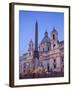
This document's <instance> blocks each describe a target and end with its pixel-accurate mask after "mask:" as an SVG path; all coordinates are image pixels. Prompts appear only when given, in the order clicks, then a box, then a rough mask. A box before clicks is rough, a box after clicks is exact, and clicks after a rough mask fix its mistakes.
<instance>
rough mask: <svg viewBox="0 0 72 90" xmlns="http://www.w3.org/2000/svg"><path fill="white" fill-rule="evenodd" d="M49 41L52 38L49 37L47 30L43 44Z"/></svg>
mask: <svg viewBox="0 0 72 90" xmlns="http://www.w3.org/2000/svg"><path fill="white" fill-rule="evenodd" d="M48 42H50V38H49V37H48V32H47V31H45V33H44V38H43V39H42V41H41V44H42V43H48Z"/></svg>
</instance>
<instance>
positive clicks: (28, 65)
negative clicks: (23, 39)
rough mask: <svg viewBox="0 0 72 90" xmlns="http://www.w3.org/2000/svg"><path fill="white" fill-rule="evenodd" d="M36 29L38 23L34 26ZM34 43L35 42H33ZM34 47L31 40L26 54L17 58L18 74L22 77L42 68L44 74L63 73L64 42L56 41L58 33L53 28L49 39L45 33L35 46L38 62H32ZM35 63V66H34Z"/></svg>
mask: <svg viewBox="0 0 72 90" xmlns="http://www.w3.org/2000/svg"><path fill="white" fill-rule="evenodd" d="M35 27H36V28H38V23H37V22H36V25H35ZM35 42H36V41H35ZM35 47H36V46H35V45H34V42H33V41H32V40H30V42H29V48H28V51H27V53H25V54H23V56H20V57H19V73H20V74H21V75H24V74H25V73H26V72H27V71H29V70H30V71H32V70H33V68H34V66H35V68H37V67H38V64H39V67H42V68H44V70H45V71H46V72H48V73H49V72H64V41H59V40H58V32H57V30H56V29H55V28H53V30H52V32H51V38H50V37H49V35H48V32H47V31H45V33H44V37H43V39H42V41H41V42H40V44H39V45H38V46H37V48H38V52H39V60H38V61H37V60H34V50H35ZM35 63H36V64H35Z"/></svg>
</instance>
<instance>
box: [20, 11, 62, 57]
mask: <svg viewBox="0 0 72 90" xmlns="http://www.w3.org/2000/svg"><path fill="white" fill-rule="evenodd" d="M36 20H37V22H38V44H40V42H41V40H42V39H43V37H44V33H45V31H46V30H47V32H48V36H49V37H50V38H51V31H52V30H53V27H55V28H56V30H57V31H58V39H59V40H60V41H61V40H64V13H61V12H60V13H59V12H39V11H24V10H20V11H19V34H20V37H19V38H20V41H19V43H20V46H19V51H20V52H19V53H20V56H21V55H23V54H24V53H26V52H27V51H28V44H29V41H30V40H31V39H32V41H33V42H34V41H35V23H36Z"/></svg>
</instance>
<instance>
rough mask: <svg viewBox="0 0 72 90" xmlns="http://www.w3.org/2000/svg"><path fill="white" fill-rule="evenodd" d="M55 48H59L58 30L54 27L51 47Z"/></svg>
mask: <svg viewBox="0 0 72 90" xmlns="http://www.w3.org/2000/svg"><path fill="white" fill-rule="evenodd" d="M55 48H58V32H57V31H56V29H55V27H54V28H53V30H52V32H51V49H55Z"/></svg>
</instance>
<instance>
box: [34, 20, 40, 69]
mask: <svg viewBox="0 0 72 90" xmlns="http://www.w3.org/2000/svg"><path fill="white" fill-rule="evenodd" d="M33 58H34V67H35V68H37V67H38V65H39V51H38V23H37V21H36V24H35V50H34V56H33Z"/></svg>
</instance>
